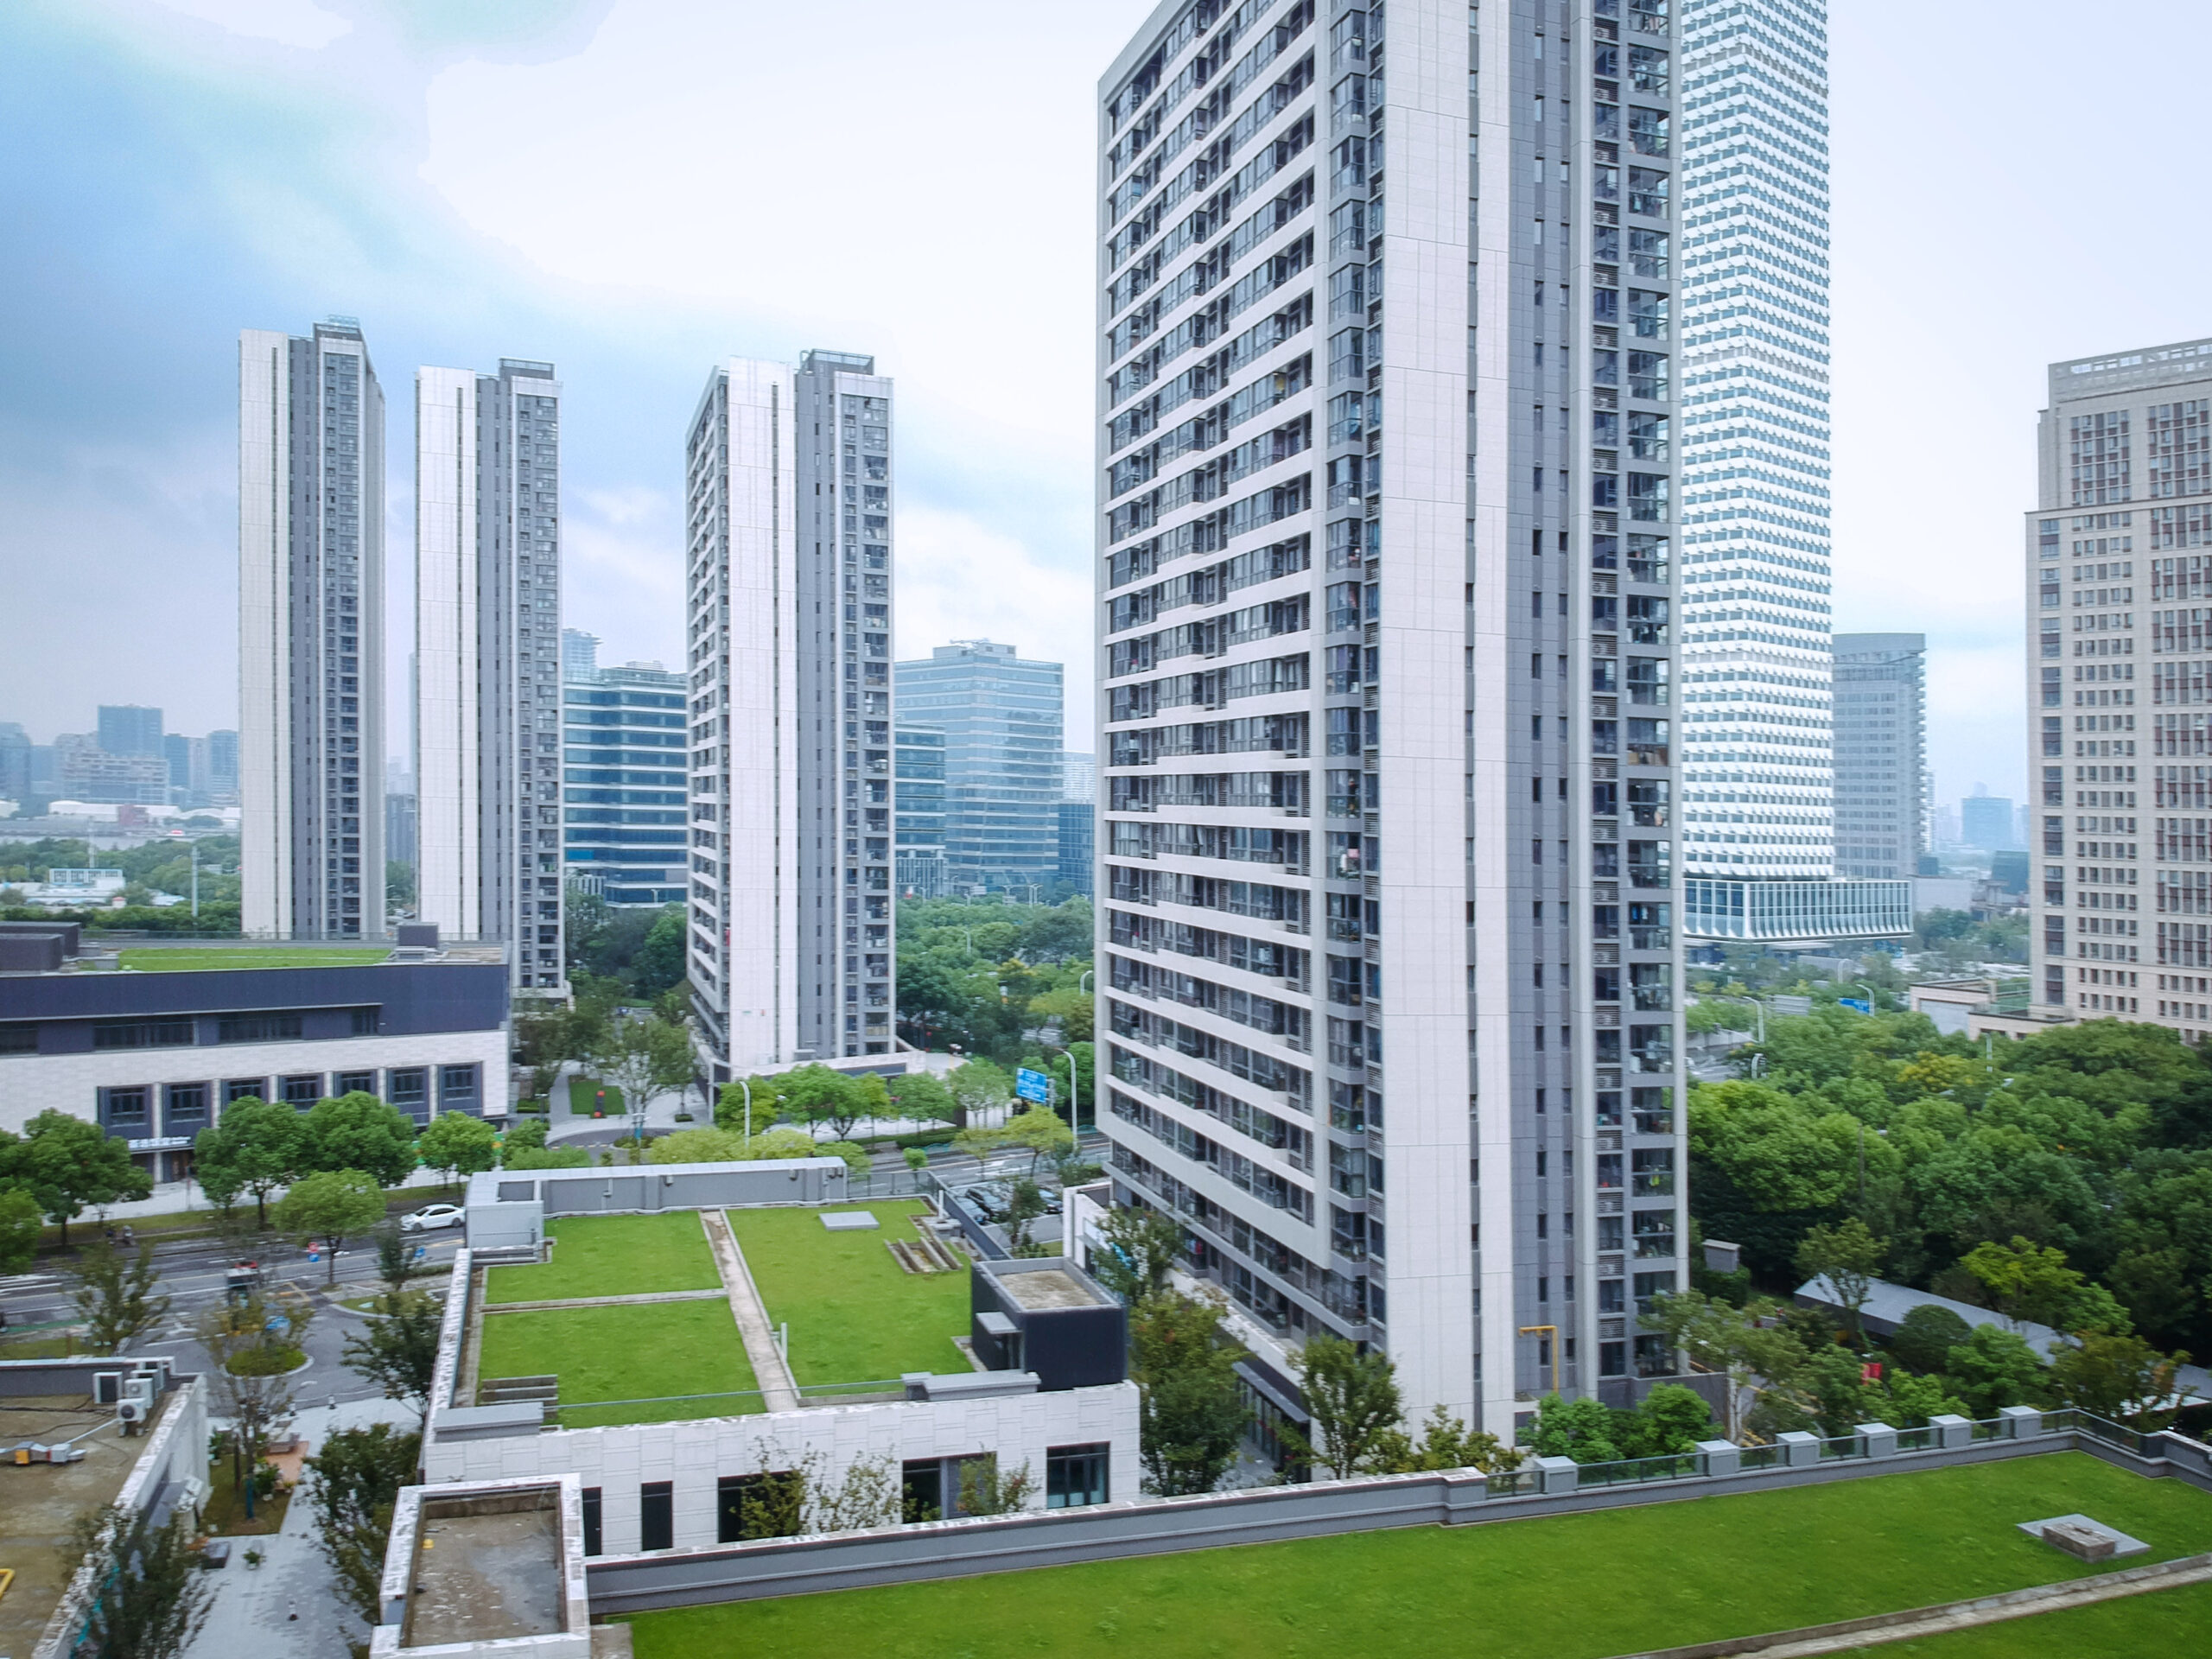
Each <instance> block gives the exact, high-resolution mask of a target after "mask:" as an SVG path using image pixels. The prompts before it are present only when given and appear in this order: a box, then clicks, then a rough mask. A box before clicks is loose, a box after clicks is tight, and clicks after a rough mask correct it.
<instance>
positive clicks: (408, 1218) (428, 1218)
mask: <svg viewBox="0 0 2212 1659" xmlns="http://www.w3.org/2000/svg"><path fill="white" fill-rule="evenodd" d="M465 1219H467V1211H464V1210H463V1209H462V1208H461V1206H460V1205H457V1204H430V1205H423V1208H422V1209H420V1210H416V1211H411V1212H410V1213H409V1214H407V1215H404V1216H402V1217H400V1218H399V1230H400V1231H401V1232H403V1233H429V1232H435V1231H436V1230H438V1229H439V1228H441V1227H458V1226H460V1225H461V1223H462V1221H464V1220H465Z"/></svg>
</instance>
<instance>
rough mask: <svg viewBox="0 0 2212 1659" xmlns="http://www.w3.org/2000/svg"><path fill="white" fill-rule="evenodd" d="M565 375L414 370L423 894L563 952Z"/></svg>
mask: <svg viewBox="0 0 2212 1659" xmlns="http://www.w3.org/2000/svg"><path fill="white" fill-rule="evenodd" d="M560 491H561V383H560V382H559V381H557V380H556V379H555V378H553V365H551V364H550V363H532V362H525V361H521V360H518V359H512V358H501V359H499V372H497V373H496V374H479V373H477V372H475V371H474V370H472V369H420V370H417V371H416V375H415V668H414V672H415V721H414V728H415V800H416V865H415V895H416V898H415V903H416V917H417V918H418V919H420V920H422V921H425V922H433V923H435V924H436V925H438V927H439V928H440V929H441V930H442V931H443V933H444V934H445V935H446V936H447V937H449V938H467V939H490V940H498V941H499V942H501V943H503V944H505V945H506V946H507V947H508V953H509V958H508V959H509V965H510V967H511V968H512V971H513V976H514V986H515V988H516V989H517V990H518V991H532V992H546V991H558V990H559V989H560V988H561V986H562V983H563V976H562V962H561V902H562V901H561V495H560Z"/></svg>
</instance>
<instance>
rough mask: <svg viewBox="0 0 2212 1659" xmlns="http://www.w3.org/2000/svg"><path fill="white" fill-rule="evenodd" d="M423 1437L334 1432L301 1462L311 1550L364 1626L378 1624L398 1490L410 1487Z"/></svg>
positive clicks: (379, 1429) (382, 1427)
mask: <svg viewBox="0 0 2212 1659" xmlns="http://www.w3.org/2000/svg"><path fill="white" fill-rule="evenodd" d="M422 1453H423V1437H422V1436H421V1435H420V1434H405V1433H398V1432H397V1431H396V1430H394V1429H393V1427H392V1426H391V1424H390V1423H376V1424H372V1426H371V1427H367V1428H341V1429H334V1430H333V1431H332V1432H331V1433H328V1434H326V1435H325V1436H324V1437H323V1441H322V1449H321V1451H320V1452H317V1453H315V1456H313V1457H311V1458H309V1459H308V1460H307V1468H308V1475H309V1476H310V1478H311V1483H310V1484H309V1486H308V1494H309V1496H310V1498H311V1500H312V1501H313V1503H314V1504H315V1546H316V1548H318V1549H320V1550H321V1552H322V1555H323V1559H324V1560H327V1561H328V1562H329V1563H330V1565H331V1568H332V1570H333V1571H334V1572H335V1573H336V1574H337V1576H338V1592H339V1594H340V1596H341V1597H343V1598H344V1599H345V1601H346V1605H347V1606H349V1607H351V1608H352V1609H353V1611H354V1613H355V1614H356V1615H358V1616H359V1618H360V1619H361V1620H362V1621H363V1623H365V1624H368V1625H370V1626H372V1627H374V1626H375V1625H377V1624H381V1623H383V1621H384V1606H383V1584H384V1557H385V1548H386V1547H387V1545H388V1544H389V1543H390V1542H391V1516H392V1510H393V1509H394V1508H395V1507H396V1506H397V1503H398V1502H399V1489H400V1488H401V1487H403V1486H407V1485H411V1484H414V1481H415V1478H416V1466H417V1465H419V1464H420V1463H421V1461H422Z"/></svg>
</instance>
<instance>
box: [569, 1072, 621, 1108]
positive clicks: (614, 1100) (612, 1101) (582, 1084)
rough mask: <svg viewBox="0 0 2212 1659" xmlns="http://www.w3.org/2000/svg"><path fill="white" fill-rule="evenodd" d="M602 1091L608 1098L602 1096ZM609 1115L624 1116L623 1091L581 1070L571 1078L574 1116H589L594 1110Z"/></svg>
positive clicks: (570, 1091)
mask: <svg viewBox="0 0 2212 1659" xmlns="http://www.w3.org/2000/svg"><path fill="white" fill-rule="evenodd" d="M601 1091H604V1092H605V1095H606V1098H605V1099H604V1100H602V1099H601V1098H600V1096H601ZM594 1109H597V1110H600V1111H603V1112H605V1113H606V1114H607V1116H609V1117H620V1116H622V1091H621V1090H620V1089H618V1088H616V1087H615V1086H614V1085H613V1084H611V1083H601V1081H600V1080H599V1079H598V1078H596V1077H585V1076H583V1075H582V1073H581V1072H579V1073H577V1074H576V1075H575V1076H574V1077H570V1078H569V1114H570V1115H571V1116H575V1117H589V1116H591V1115H592V1112H593V1111H594Z"/></svg>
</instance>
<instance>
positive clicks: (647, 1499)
mask: <svg viewBox="0 0 2212 1659" xmlns="http://www.w3.org/2000/svg"><path fill="white" fill-rule="evenodd" d="M638 1548H639V1549H674V1548H676V1484H675V1483H674V1482H673V1481H667V1480H649V1481H646V1482H645V1483H644V1484H641V1485H640V1486H639V1488H638Z"/></svg>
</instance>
